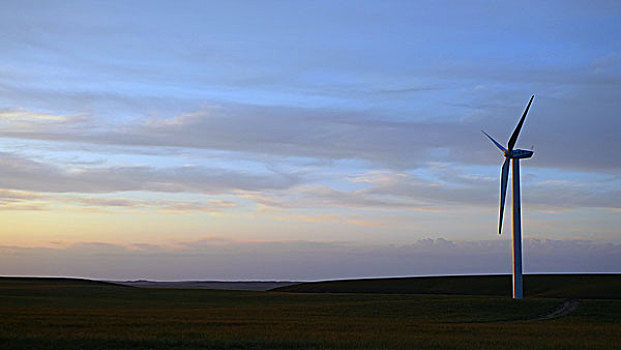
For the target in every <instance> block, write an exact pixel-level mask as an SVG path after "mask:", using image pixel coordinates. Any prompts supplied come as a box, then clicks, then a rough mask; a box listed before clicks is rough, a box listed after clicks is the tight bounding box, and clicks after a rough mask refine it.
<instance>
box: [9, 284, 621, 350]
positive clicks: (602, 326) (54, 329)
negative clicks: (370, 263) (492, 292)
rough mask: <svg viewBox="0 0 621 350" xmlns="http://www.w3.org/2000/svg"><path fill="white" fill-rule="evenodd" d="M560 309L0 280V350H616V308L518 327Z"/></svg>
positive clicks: (502, 301) (529, 302) (593, 307)
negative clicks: (367, 349)
mask: <svg viewBox="0 0 621 350" xmlns="http://www.w3.org/2000/svg"><path fill="white" fill-rule="evenodd" d="M591 282H592V283H593V281H591ZM617 297H619V296H618V295H617ZM563 301H564V299H563V298H540V297H533V298H527V299H524V300H519V301H514V300H511V299H510V298H507V297H504V296H480V295H479V296H476V295H470V296H464V295H415V294H365V293H356V294H350V293H337V294H332V293H284V292H244V291H214V290H197V289H149V288H134V287H127V286H118V285H112V284H106V283H100V282H93V281H83V280H67V279H65V280H63V279H15V278H0V349H44V348H47V349H242V348H243V349H360V348H370V349H520V348H527V349H606V348H609V349H615V348H618V345H619V343H620V342H621V316H620V315H621V300H620V299H581V300H580V303H579V306H578V308H577V309H576V310H575V311H574V312H572V313H570V314H569V315H567V316H564V317H561V318H556V319H553V320H544V321H534V320H531V321H524V319H529V318H535V317H537V316H539V315H544V314H548V313H550V312H552V311H554V310H555V309H557V308H558V307H559V306H560V305H561V304H562V303H563ZM508 320H514V321H508ZM515 320H521V321H515Z"/></svg>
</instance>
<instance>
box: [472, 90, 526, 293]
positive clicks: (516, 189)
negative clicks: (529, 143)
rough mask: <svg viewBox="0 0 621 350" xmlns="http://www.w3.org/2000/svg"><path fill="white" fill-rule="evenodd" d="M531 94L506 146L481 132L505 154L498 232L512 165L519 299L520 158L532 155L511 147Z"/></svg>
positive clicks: (515, 284) (515, 283)
mask: <svg viewBox="0 0 621 350" xmlns="http://www.w3.org/2000/svg"><path fill="white" fill-rule="evenodd" d="M534 97H535V96H534V95H533V96H531V98H530V101H528V106H526V110H525V111H524V114H523V115H522V118H521V119H520V121H519V122H518V124H517V126H516V127H515V130H514V131H513V134H512V135H511V138H510V139H509V142H508V143H507V148H504V147H502V145H501V144H499V143H498V142H496V140H494V139H493V138H492V137H491V136H489V135H488V134H487V133H486V132H485V131H483V133H484V134H485V136H487V137H488V138H489V139H490V140H492V142H493V143H494V144H495V145H496V147H498V148H499V149H500V150H501V151H502V153H503V154H504V156H505V162H504V163H503V164H502V172H501V177H500V221H499V224H498V234H500V233H501V232H502V215H503V212H504V209H505V196H506V194H507V180H508V177H509V160H511V163H512V165H513V191H512V192H513V299H521V298H522V296H523V294H522V214H521V210H522V206H521V204H520V159H522V158H530V157H532V156H533V151H529V150H524V149H513V146H515V142H516V141H517V138H518V135H519V134H520V130H521V129H522V125H523V124H524V119H526V114H527V113H528V109H529V108H530V104H531V103H532V102H533V98H534ZM481 131H482V130H481Z"/></svg>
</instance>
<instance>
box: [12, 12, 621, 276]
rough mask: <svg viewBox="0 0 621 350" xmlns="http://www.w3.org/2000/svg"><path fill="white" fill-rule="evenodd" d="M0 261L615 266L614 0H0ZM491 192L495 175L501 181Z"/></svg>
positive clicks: (618, 123)
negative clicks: (514, 186) (518, 193)
mask: <svg viewBox="0 0 621 350" xmlns="http://www.w3.org/2000/svg"><path fill="white" fill-rule="evenodd" d="M0 48H1V52H2V54H0V222H1V223H2V225H0V252H1V254H0V275H28V276H75V277H86V278H98V279H152V280H187V279H203V280H209V279H211V280H214V279H218V280H267V279H289V280H319V279H331V278H355V277H373V276H409V275H412V276H414V275H437V274H472V273H509V272H510V268H511V267H510V266H511V234H510V233H511V220H510V217H511V216H510V210H511V206H510V200H511V192H509V194H508V200H507V202H508V203H507V209H506V210H507V211H506V213H505V217H506V218H507V219H506V220H505V222H504V229H503V234H502V235H500V236H499V235H498V234H497V225H498V224H497V221H498V202H499V193H498V192H499V175H500V167H501V165H502V162H503V156H502V154H500V153H499V152H498V150H497V149H496V148H495V147H494V146H493V145H492V144H491V143H490V142H489V140H488V139H486V138H485V136H484V135H483V134H482V133H481V130H482V129H484V130H485V131H487V132H488V133H489V134H491V135H492V136H493V137H494V138H496V139H497V140H499V141H500V142H501V143H503V144H506V142H507V140H508V139H509V136H510V134H511V132H512V131H513V129H514V127H515V125H516V123H517V121H518V119H519V117H520V116H521V115H522V113H523V111H524V108H525V107H526V104H527V102H528V99H529V98H530V96H531V95H535V98H534V102H533V105H532V107H531V109H530V112H529V114H528V117H527V120H526V123H525V125H524V128H523V129H522V133H521V134H520V137H519V139H518V142H517V147H520V148H524V149H533V150H534V157H533V158H532V159H527V160H523V161H522V162H521V176H522V201H523V206H522V215H523V218H522V220H523V231H524V232H523V235H524V241H525V248H524V257H525V258H524V259H525V260H524V268H525V272H526V273H529V272H531V273H533V272H621V219H620V217H621V216H620V214H621V176H620V175H621V156H620V155H619V154H620V152H619V151H620V150H621V147H619V141H620V140H621V137H620V136H619V135H621V118H619V111H621V3H619V2H618V1H571V2H568V1H550V2H540V1H522V2H493V1H473V2H467V3H466V2H462V1H381V2H380V1H357V2H335V1H181V2H173V1H149V2H144V1H119V2H111V1H42V2H41V1H2V2H1V3H0ZM509 191H510V190H509Z"/></svg>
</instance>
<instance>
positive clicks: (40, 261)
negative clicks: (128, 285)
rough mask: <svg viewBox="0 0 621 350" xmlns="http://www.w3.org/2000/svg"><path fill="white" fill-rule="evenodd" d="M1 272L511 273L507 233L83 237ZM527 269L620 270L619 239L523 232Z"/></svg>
mask: <svg viewBox="0 0 621 350" xmlns="http://www.w3.org/2000/svg"><path fill="white" fill-rule="evenodd" d="M0 251H1V252H2V254H1V255H0V274H2V275H47V276H81V277H90V278H100V279H138V278H146V279H155V280H186V279H206V280H214V279H216V280H262V279H263V280H266V279H270V280H279V279H287V280H318V279H334V278H355V277H377V276H416V275H435V274H477V273H509V272H510V266H511V244H510V240H508V239H498V240H493V241H491V240H490V241H479V242H458V241H450V240H446V239H442V238H438V239H422V240H419V241H417V242H414V243H412V244H407V245H398V246H396V245H356V244H352V243H347V242H310V241H281V242H239V241H234V240H230V239H227V238H219V237H208V238H206V239H201V240H198V241H183V242H177V243H176V244H175V245H174V247H167V246H158V245H153V244H147V245H145V244H143V243H134V244H130V245H128V246H121V245H115V244H109V243H104V242H85V243H79V244H73V245H70V246H66V247H64V248H63V247H61V248H34V247H33V248H26V247H11V246H2V247H0ZM524 254H525V257H524V266H525V272H527V273H536V272H618V269H619V266H621V260H620V257H621V245H619V244H618V243H596V242H593V241H587V240H546V239H526V240H525V242H524Z"/></svg>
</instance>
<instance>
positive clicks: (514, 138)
mask: <svg viewBox="0 0 621 350" xmlns="http://www.w3.org/2000/svg"><path fill="white" fill-rule="evenodd" d="M533 98H535V95H533V96H531V97H530V101H528V106H526V110H524V114H522V119H520V122H519V123H518V125H517V126H516V127H515V130H514V131H513V134H512V135H511V138H510V139H509V142H508V143H507V148H508V149H509V151H512V150H513V146H515V142H516V141H517V138H518V135H519V134H520V130H521V129H522V124H524V119H526V113H528V109H529V108H530V104H531V103H533Z"/></svg>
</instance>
